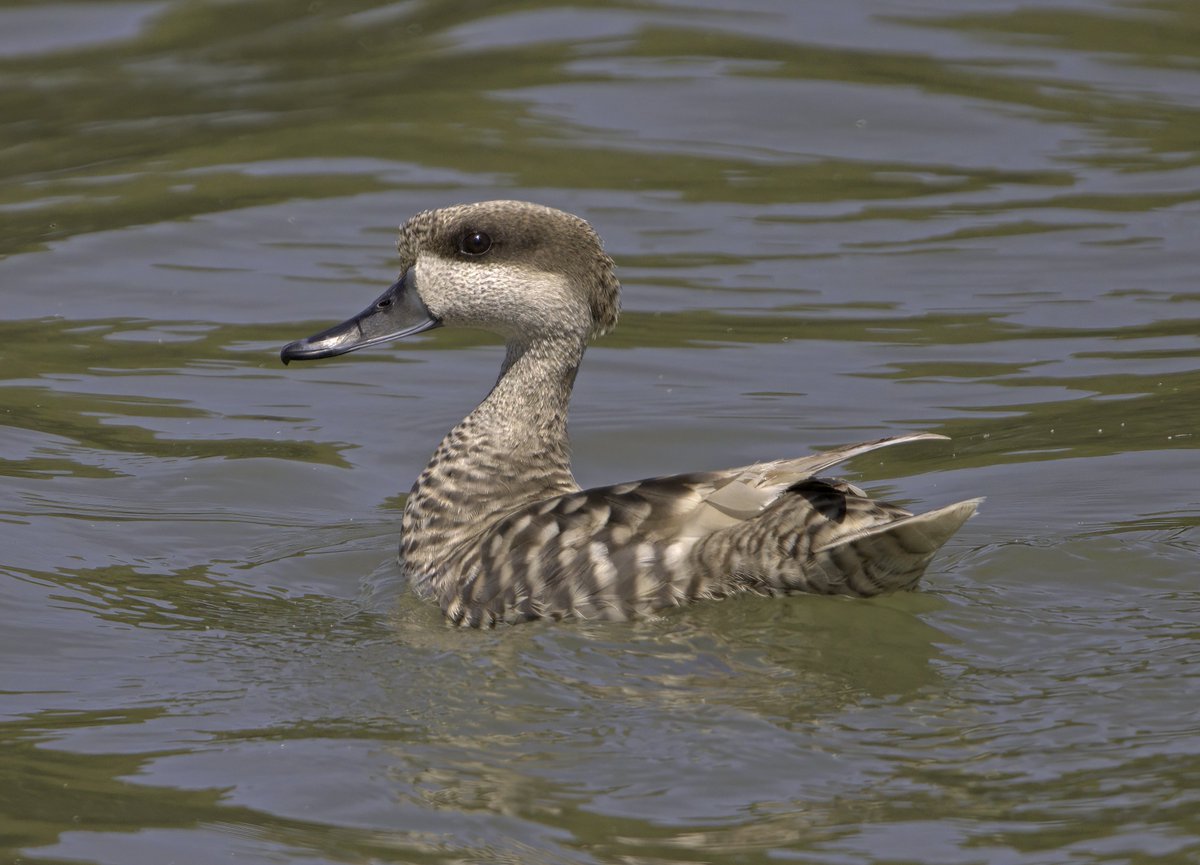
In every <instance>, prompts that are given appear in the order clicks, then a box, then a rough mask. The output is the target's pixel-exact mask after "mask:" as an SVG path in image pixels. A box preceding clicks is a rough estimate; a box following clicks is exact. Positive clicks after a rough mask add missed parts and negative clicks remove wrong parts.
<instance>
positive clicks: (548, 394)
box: [401, 335, 586, 591]
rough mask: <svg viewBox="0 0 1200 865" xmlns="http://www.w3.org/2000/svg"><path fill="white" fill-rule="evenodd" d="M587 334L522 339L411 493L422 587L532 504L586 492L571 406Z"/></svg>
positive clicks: (414, 570)
mask: <svg viewBox="0 0 1200 865" xmlns="http://www.w3.org/2000/svg"><path fill="white" fill-rule="evenodd" d="M585 344H586V343H585V340H584V339H583V338H581V337H574V336H566V335H563V336H554V337H544V338H539V339H535V340H531V341H524V340H512V341H510V342H509V344H508V346H507V351H506V354H505V359H504V365H503V366H502V367H501V371H500V377H499V379H498V380H497V382H496V385H495V387H493V388H492V391H491V393H489V394H488V395H487V397H486V398H485V399H484V400H483V402H481V403H480V404H479V405H478V406H477V407H476V408H475V410H474V411H472V412H471V413H470V414H469V415H467V416H466V417H465V418H464V419H463V420H462V422H460V423H459V424H458V425H457V426H455V427H454V429H452V430H451V431H450V432H449V433H448V434H447V435H446V437H445V438H444V439H442V442H441V444H440V445H438V448H437V450H436V451H435V452H434V454H433V457H432V458H431V459H430V461H429V465H428V466H426V468H425V470H424V471H423V472H422V473H421V475H420V477H419V478H418V479H417V482H416V484H415V485H414V486H413V489H412V492H411V493H410V494H409V498H408V503H407V505H406V506H405V509H404V519H403V523H402V531H403V538H402V541H401V556H402V559H403V561H404V565H405V570H406V572H407V573H408V574H409V576H410V578H411V579H413V581H414V583H415V585H416V587H417V589H418V590H420V591H429V590H431V589H432V585H431V583H432V581H433V580H434V575H435V573H436V571H437V565H438V563H439V560H440V559H442V558H444V557H445V555H446V553H447V552H448V551H451V550H453V549H455V548H457V547H458V546H460V545H461V544H463V543H466V542H468V541H470V540H472V539H474V538H475V537H476V536H477V535H478V534H479V533H480V532H481V531H484V530H486V529H487V528H488V527H490V526H491V525H492V524H493V522H494V521H496V520H498V519H501V518H502V517H504V516H505V515H506V514H508V513H511V512H513V511H515V510H517V509H519V508H521V507H524V506H525V505H528V504H531V503H533V502H537V501H541V500H542V499H546V498H549V497H551V496H556V495H561V494H563V493H568V492H574V491H576V490H578V489H579V485H578V484H577V483H576V482H575V478H574V477H573V476H572V474H571V468H570V447H569V442H568V440H567V407H568V404H569V402H570V399H571V388H572V386H573V385H574V383H575V374H576V372H577V371H578V369H579V363H580V360H581V359H582V358H583V352H584V348H585Z"/></svg>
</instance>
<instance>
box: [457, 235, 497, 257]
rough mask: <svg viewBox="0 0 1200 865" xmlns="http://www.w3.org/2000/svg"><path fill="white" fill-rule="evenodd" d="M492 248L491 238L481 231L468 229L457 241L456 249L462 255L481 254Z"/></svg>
mask: <svg viewBox="0 0 1200 865" xmlns="http://www.w3.org/2000/svg"><path fill="white" fill-rule="evenodd" d="M491 248H492V238H491V237H490V236H489V235H487V234H486V233H485V232H482V231H468V232H467V233H466V234H464V235H463V236H462V239H461V240H459V241H458V251H459V252H461V253H463V254H464V255H483V254H484V253H485V252H487V251H488V250H489V249H491Z"/></svg>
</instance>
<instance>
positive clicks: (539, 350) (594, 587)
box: [281, 201, 981, 627]
mask: <svg viewBox="0 0 1200 865" xmlns="http://www.w3.org/2000/svg"><path fill="white" fill-rule="evenodd" d="M398 248H399V252H400V278H399V279H398V280H397V281H396V283H395V284H394V285H392V286H391V287H390V288H389V289H388V290H387V291H385V292H384V293H383V295H381V296H380V297H379V299H378V300H376V301H375V303H373V304H372V305H371V306H370V307H368V308H367V309H365V310H364V311H363V312H361V313H359V314H358V315H357V316H355V317H354V318H351V319H350V320H349V321H346V322H344V323H343V324H339V325H336V326H335V327H331V328H329V329H328V330H325V331H322V332H321V333H318V334H316V335H315V336H311V337H309V338H307V339H302V340H298V341H296V342H293V343H290V344H288V345H287V346H285V347H284V349H283V351H282V355H281V356H282V358H283V361H284V363H287V362H288V361H291V360H309V359H312V358H321V357H330V356H332V355H338V354H343V353H345V352H348V351H354V350H355V349H359V348H363V347H364V346H368V345H375V344H377V343H381V342H385V341H387V340H392V339H399V338H401V337H405V336H410V335H412V334H415V333H420V332H422V331H425V330H429V329H430V328H434V327H438V326H441V325H445V326H447V327H474V328H482V329H485V330H488V331H491V332H493V333H496V334H499V335H500V336H502V337H504V339H505V342H506V353H505V357H504V363H503V366H502V367H501V369H500V377H499V379H498V381H497V382H496V386H495V387H494V388H492V391H491V393H489V394H488V395H487V398H486V399H484V401H483V402H482V403H480V405H479V406H478V408H476V409H475V410H474V411H472V412H471V413H470V414H469V415H467V417H466V418H465V419H463V421H462V422H461V423H459V424H458V426H456V427H454V429H452V430H451V431H450V432H449V434H448V435H447V436H446V437H445V438H444V439H443V440H442V443H441V444H440V445H439V446H438V448H437V450H436V451H435V452H434V454H433V458H432V459H431V460H430V461H429V465H428V466H426V468H425V470H424V471H423V472H421V476H420V477H419V478H418V479H417V482H416V484H415V485H414V486H413V488H412V492H411V493H410V494H409V497H408V502H407V504H406V506H405V508H404V517H403V520H402V525H401V530H402V540H401V545H400V555H401V562H402V566H403V570H404V573H405V574H406V575H407V576H408V578H409V579H410V581H411V583H412V585H413V586H414V587H415V589H416V591H417V592H418V593H419V594H421V595H423V596H427V597H433V598H435V599H436V600H437V602H438V603H439V604H440V605H441V607H442V610H443V611H444V612H445V614H446V616H447V617H448V618H449V619H450V620H451V621H453V622H455V623H457V624H462V625H469V626H474V627H478V626H481V625H488V626H490V625H494V624H495V623H497V622H499V621H510V622H511V621H522V620H527V619H536V618H541V617H551V618H555V619H558V618H564V617H572V616H575V617H579V618H589V619H590V618H611V619H623V618H627V617H629V616H633V615H637V614H644V613H649V612H653V611H656V610H662V609H664V608H667V607H673V606H677V605H680V604H683V603H686V602H688V601H691V600H693V599H696V598H716V597H723V596H726V595H731V594H736V593H739V592H744V591H749V592H756V593H759V594H769V595H774V594H783V593H789V592H815V593H821V594H842V595H859V596H867V595H877V594H881V593H885V592H892V591H896V590H898V589H908V588H912V587H914V586H915V585H916V583H917V581H918V580H919V579H920V578H921V575H922V573H923V572H924V571H925V568H926V565H928V563H929V561H930V559H931V558H932V557H933V555H934V553H936V552H937V550H938V548H939V547H941V546H942V544H944V543H945V542H946V540H947V539H948V538H949V537H950V536H951V535H952V534H954V532H955V531H957V530H958V528H959V527H960V526H961V525H962V524H963V522H964V521H965V520H966V519H967V518H968V517H970V516H971V515H972V514H974V513H975V509H976V507H977V506H978V504H979V502H980V501H981V500H980V499H973V500H970V501H964V502H959V503H958V504H953V505H949V506H948V507H944V508H940V509H938V510H935V511H931V512H929V513H925V514H921V515H919V516H913V515H912V514H910V513H909V512H908V511H906V510H903V509H902V508H899V507H897V506H896V505H892V504H888V503H886V502H877V501H872V500H871V499H869V498H867V497H866V496H865V495H864V494H863V493H862V492H861V491H860V490H858V489H857V488H855V487H854V486H852V485H850V484H848V483H846V482H845V481H842V480H835V479H829V478H819V477H817V474H818V473H820V472H823V471H825V470H826V469H829V468H830V467H832V466H834V465H836V464H837V463H840V462H842V461H843V460H846V459H847V458H849V457H852V456H855V455H857V454H862V453H866V452H867V451H871V450H874V449H876V448H880V447H884V446H886V445H892V444H899V443H901V442H911V441H919V440H923V439H942V438H945V436H940V435H935V434H931V433H913V434H909V435H902V436H897V437H895V438H885V439H879V440H878V441H872V442H867V443H864V444H856V445H848V446H846V447H842V448H838V449H837V450H834V451H830V452H828V453H822V454H814V455H812V456H806V457H800V458H799V459H787V460H779V461H776V462H769V463H760V464H757V465H751V466H741V467H739V468H733V469H726V470H724V471H713V472H699V473H695V474H684V475H673V476H669V477H658V478H651V479H648V480H642V481H633V482H631V483H623V484H617V485H615V486H608V487H597V488H595V489H590V490H581V489H580V488H579V485H578V484H577V483H576V482H575V478H574V477H573V476H572V474H571V467H570V458H569V456H568V445H567V403H568V401H569V400H570V396H571V387H572V385H573V383H574V381H575V373H576V371H577V370H578V368H579V362H580V360H581V359H582V357H583V352H584V348H585V347H586V345H587V343H588V340H589V339H591V338H592V337H594V336H598V335H600V334H603V333H605V332H606V331H608V330H609V329H610V328H612V327H613V326H614V325H615V324H616V322H617V312H618V309H619V302H618V293H619V289H620V286H619V284H618V282H617V279H616V276H615V275H614V272H613V271H614V266H613V261H612V259H611V258H609V257H608V255H606V254H605V253H604V251H603V249H602V248H601V244H600V239H599V238H598V237H597V235H596V233H595V232H594V231H593V230H592V227H591V226H590V225H589V224H588V223H587V222H585V221H584V220H583V219H580V218H579V217H577V216H573V215H571V214H569V213H564V212H562V211H560V210H554V209H552V208H549V207H543V206H540V205H537V204H529V203H525V202H519V201H489V202H483V203H479V204H467V205H461V206H457V207H447V208H445V209H442V210H433V211H426V212H424V213H420V214H418V215H416V216H414V217H413V218H412V219H410V220H409V221H408V222H406V223H405V224H404V226H403V227H401V229H400V238H399V243H398Z"/></svg>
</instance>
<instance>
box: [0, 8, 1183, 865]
mask: <svg viewBox="0 0 1200 865" xmlns="http://www.w3.org/2000/svg"><path fill="white" fill-rule="evenodd" d="M1198 37H1200V7H1196V6H1195V4H1193V3H1189V2H1184V0H1173V2H1172V0H1157V2H1131V3H1121V4H1116V3H1112V4H1110V3H1106V2H1100V0H1074V2H1064V3H1063V4H1061V5H1059V6H1051V5H1049V4H1027V3H1021V2H1018V0H991V2H987V3H977V4H961V3H955V2H952V0H925V2H918V0H911V2H910V0H900V2H894V3H886V4H885V3H871V2H865V0H854V2H837V0H818V2H811V3H793V2H785V0H776V2H770V0H754V2H746V3H740V2H739V3H734V2H732V0H724V2H718V0H710V2H696V3H683V2H674V0H652V2H651V0H648V2H637V3H599V2H581V3H575V4H568V5H553V4H549V3H539V2H521V3H515V2H509V3H478V2H455V3H449V2H432V0H407V2H399V3H394V4H390V5H378V4H374V3H370V2H365V0H364V2H358V3H355V2H340V0H339V2H293V0H241V2H237V3H217V2H193V0H180V2H169V0H167V2H151V3H125V2H119V3H118V2H114V3H109V2H95V0H93V2H87V3H73V4H65V3H64V4H57V3H48V2H36V3H34V2H24V3H23V2H0V256H3V258H0V317H2V318H0V861H4V862H8V861H13V862H27V863H39V865H41V863H105V865H107V863H112V865H142V863H146V865H160V863H168V862H170V863H179V865H190V863H196V865H201V863H205V865H206V863H213V862H221V861H237V862H247V863H280V862H286V863H443V862H444V863H459V862H488V863H494V862H520V863H580V865H590V863H638V865H640V863H647V865H649V863H666V862H679V863H697V862H703V863H758V862H763V863H766V862H778V861H796V862H803V863H819V865H826V863H828V865H845V863H858V862H878V863H953V865H957V863H963V865H966V863H989V865H991V863H996V865H1009V863H1016V865H1047V863H1049V865H1054V863H1081V862H1086V863H1090V862H1097V863H1100V862H1103V863H1138V865H1140V863H1149V862H1156V863H1157V862H1165V863H1188V862H1194V861H1197V860H1198V859H1200V672H1198V661H1200V593H1198V592H1197V578H1198V571H1200V568H1198V567H1197V563H1198V561H1200V559H1198V553H1200V535H1198V534H1197V530H1198V529H1197V526H1198V524H1200V456H1198V451H1197V445H1198V444H1200V430H1198V429H1197V427H1198V419H1200V371H1198V369H1200V363H1198V361H1200V256H1198V255H1197V251H1196V250H1197V240H1196V238H1197V225H1198V224H1200V222H1198V220H1200V38H1198ZM497 197H509V198H527V199H532V200H537V201H541V202H544V203H546V204H550V205H554V206H557V207H562V208H565V209H568V210H572V211H574V212H577V213H580V214H581V215H583V216H585V217H587V218H588V219H589V220H591V221H592V222H593V224H594V225H595V226H596V228H597V229H598V230H599V231H600V233H601V234H602V236H603V237H604V238H605V240H606V242H607V246H608V249H609V251H610V252H611V253H612V254H613V256H614V257H615V258H616V259H617V261H618V264H619V265H620V276H621V279H622V282H623V284H624V309H625V311H624V313H623V316H622V320H621V324H620V327H619V328H618V329H617V330H616V332H615V333H613V334H612V335H610V336H608V337H605V338H604V339H603V340H601V341H600V342H599V343H597V345H596V346H595V347H593V348H592V349H591V350H590V351H589V354H588V356H587V359H586V361H585V364H584V368H583V371H582V372H581V375H580V378H579V383H578V387H577V393H576V398H575V402H574V404H573V409H572V412H573V413H572V436H573V443H574V451H575V459H576V473H577V476H578V477H579V478H580V480H581V481H582V482H583V483H585V484H595V483H603V482H617V481H621V480H627V479H631V478H637V477H643V476H647V475H652V474H659V473H665V472H670V471H686V470H698V469H705V468H718V467H723V466H729V465H738V464H743V463H747V462H751V461H754V460H760V459H770V458H777V457H782V456H789V455H798V454H803V453H806V452H808V451H809V450H810V449H814V448H818V447H821V446H828V445H833V444H839V443H843V442H848V441H855V440H860V439H867V438H873V437H878V436H881V435H885V434H889V433H899V432H904V431H908V430H917V429H922V430H930V431H934V432H941V433H945V434H947V435H950V436H952V437H953V442H952V443H951V444H948V445H939V444H937V443H921V444H916V445H913V446H911V447H909V448H906V449H893V450H889V451H886V452H882V453H878V454H871V455H869V456H866V457H864V458H861V459H859V460H857V461H854V462H852V463H851V464H850V465H849V466H848V467H847V472H848V473H849V475H851V476H852V477H853V478H854V480H855V481H856V482H858V483H860V484H862V485H864V486H866V487H867V488H868V489H869V490H871V491H873V492H875V493H878V494H880V495H884V496H887V497H890V498H893V499H897V500H900V501H904V502H909V503H912V504H913V505H914V506H916V507H921V508H927V507H933V506H936V505H940V504H945V503H948V502H951V501H955V500H957V499H961V498H968V497H972V496H978V495H984V496H987V503H986V505H985V506H984V509H983V511H982V512H981V514H980V516H978V517H977V518H976V519H974V520H972V521H971V522H970V523H968V525H967V526H966V527H965V529H964V530H963V531H962V532H961V533H960V534H959V535H958V536H957V537H956V538H955V539H954V540H953V541H952V542H951V544H950V545H949V546H948V548H947V549H946V551H945V552H944V553H943V555H942V556H941V557H940V558H939V559H938V560H937V562H936V563H935V565H934V567H933V568H932V569H931V571H930V573H929V575H928V578H927V580H926V581H925V587H924V590H923V591H922V592H920V593H917V594H911V595H904V596H898V597H892V598H887V599H883V600H877V601H870V602H847V601H844V600H839V599H829V598H792V599H788V600H784V601H772V600H766V599H740V600H737V601H733V602H728V603H714V604H708V605H697V606H693V607H690V608H687V609H684V610H680V611H677V612H675V613H673V614H672V615H669V616H667V617H665V618H663V619H661V620H655V621H645V622H634V623H628V624H605V625H599V624H586V623H585V624H572V625H552V624H543V623H535V624H532V625H527V626H521V627H514V628H504V629H500V630H497V631H490V632H482V633H478V632H466V633H463V632H459V631H456V630H450V629H448V628H447V627H446V626H445V625H444V624H443V623H442V621H441V618H440V614H439V613H438V611H437V610H436V609H434V608H432V607H430V606H428V605H426V604H423V603H421V602H419V601H417V600H415V599H414V598H412V597H411V596H410V595H409V594H408V593H407V592H406V590H405V587H404V586H403V585H402V584H401V582H400V579H399V576H398V573H397V569H396V566H395V564H394V551H395V547H396V542H397V530H398V523H399V514H400V510H401V508H402V507H403V501H404V499H403V492H404V491H405V490H407V489H408V487H409V485H410V484H411V482H412V479H413V478H414V477H415V476H416V474H417V473H418V472H419V471H420V469H421V467H422V466H423V465H424V463H425V460H426V459H427V458H428V456H429V454H430V452H431V451H432V449H433V447H434V445H435V444H436V442H437V440H438V439H439V438H440V436H441V435H442V433H443V432H444V431H445V430H446V429H447V428H449V427H450V426H451V425H452V424H453V423H454V422H455V421H457V420H458V419H459V418H460V417H461V416H462V415H463V414H464V413H465V412H466V411H468V410H469V409H470V408H471V407H472V406H473V405H474V404H475V402H476V401H477V400H478V399H479V398H480V397H481V396H482V395H483V393H484V392H485V391H486V390H487V388H488V386H489V385H490V383H491V382H492V381H493V380H494V376H495V371H496V368H497V366H498V364H499V360H500V357H499V354H500V349H499V348H498V346H497V343H496V341H495V340H493V339H491V338H489V337H487V336H483V335H479V334H472V333H462V332H447V331H439V332H436V333H434V334H431V335H429V336H428V337H422V338H419V339H415V340H411V341H408V342H406V343H403V344H399V345H396V346H394V347H388V348H380V349H376V350H373V351H370V352H361V353H357V354H355V355H352V356H347V357H344V358H340V359H338V360H337V361H330V362H327V363H323V364H313V365H308V366H304V367H290V368H287V369H285V368H284V367H282V366H281V365H280V364H279V362H278V357H277V351H278V348H279V346H280V345H282V344H283V343H284V342H286V341H288V340H291V339H294V338H297V337H300V336H303V335H306V334H309V333H311V332H313V331H314V330H315V329H318V328H319V327H321V326H324V325H325V324H328V323H331V322H333V321H338V320H341V319H343V318H345V317H346V316H347V315H349V314H351V313H353V312H356V311H357V310H359V309H360V308H362V307H363V306H364V305H365V304H366V303H367V302H369V301H370V300H371V299H372V298H374V297H375V296H376V295H377V294H378V293H379V291H381V290H382V288H383V287H384V286H386V285H387V284H388V282H390V281H391V279H393V278H394V276H395V262H394V261H393V258H392V244H393V240H394V237H393V234H394V231H395V226H396V225H397V224H398V223H399V222H401V221H403V220H404V219H405V218H407V217H408V216H409V215H411V214H412V213H413V212H415V211H417V210H421V209H425V208H428V207H433V206H438V205H441V204H446V203H450V202H457V201H470V200H480V199H486V198H497Z"/></svg>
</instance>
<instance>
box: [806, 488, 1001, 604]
mask: <svg viewBox="0 0 1200 865" xmlns="http://www.w3.org/2000/svg"><path fill="white" fill-rule="evenodd" d="M981 502H983V499H982V498H978V499H968V500H966V501H962V502H958V503H956V504H953V505H947V506H946V507H944V508H938V509H937V510H933V511H928V512H927V513H923V514H915V515H913V516H905V517H901V518H900V519H897V520H893V521H891V522H886V523H880V524H876V525H873V526H868V527H866V528H862V529H859V530H857V531H855V532H852V533H850V534H847V535H842V536H841V537H838V538H836V539H834V540H832V541H830V542H828V543H826V544H824V545H823V546H820V547H815V548H814V549H812V550H811V551H810V552H809V566H810V568H811V569H812V570H819V571H820V572H824V574H825V575H827V577H829V578H830V579H829V582H828V587H829V589H830V590H831V591H832V592H834V593H838V594H852V595H880V594H886V593H888V592H895V591H900V590H903V589H911V588H913V587H914V586H915V585H916V584H917V581H918V580H920V579H921V576H922V575H923V574H924V573H925V568H926V567H928V565H929V562H930V560H932V559H933V556H934V554H936V553H937V551H938V550H939V549H941V547H942V545H943V544H945V543H946V541H948V540H950V537H951V535H953V534H954V533H955V532H957V531H958V530H959V529H960V528H961V527H962V524H963V523H965V522H966V521H967V520H968V519H970V518H971V517H973V516H974V515H975V512H976V510H977V509H978V508H979V505H980V503H981Z"/></svg>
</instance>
